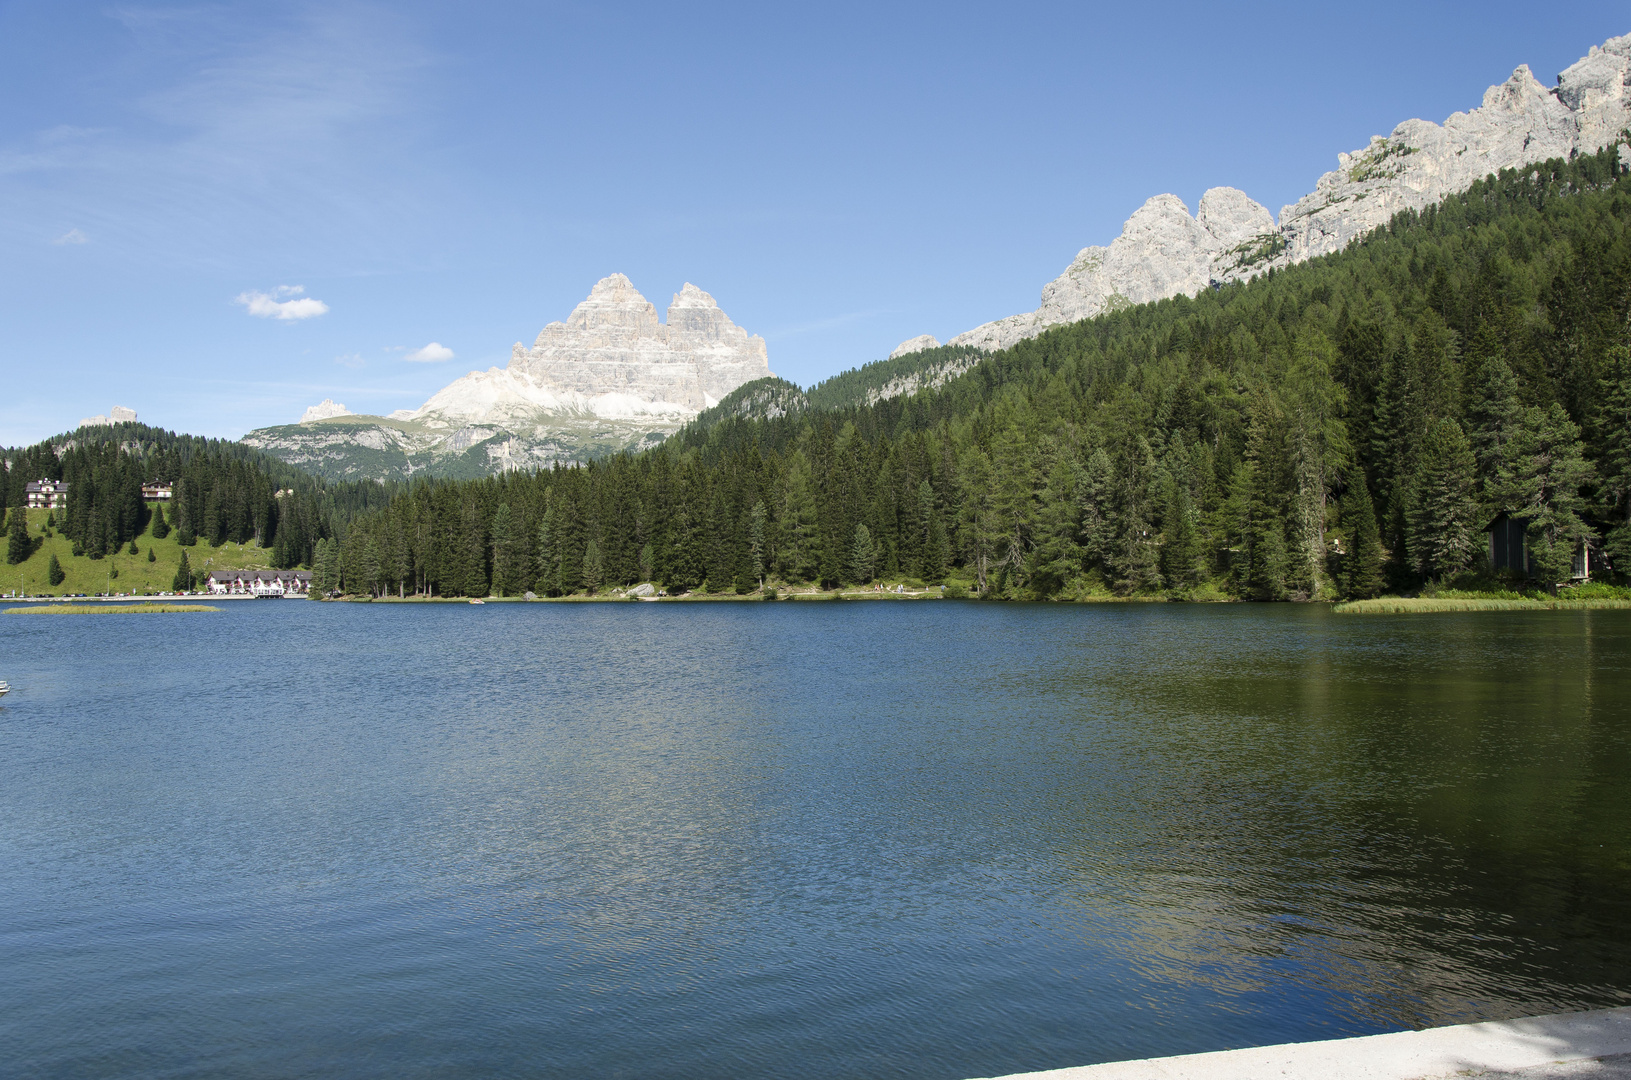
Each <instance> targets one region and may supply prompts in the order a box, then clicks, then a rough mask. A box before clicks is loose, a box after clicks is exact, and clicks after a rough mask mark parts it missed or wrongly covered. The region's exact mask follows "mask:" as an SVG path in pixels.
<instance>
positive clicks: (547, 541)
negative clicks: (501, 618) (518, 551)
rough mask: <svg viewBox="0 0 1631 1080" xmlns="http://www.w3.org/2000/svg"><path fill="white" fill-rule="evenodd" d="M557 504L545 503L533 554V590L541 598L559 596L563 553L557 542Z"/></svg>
mask: <svg viewBox="0 0 1631 1080" xmlns="http://www.w3.org/2000/svg"><path fill="white" fill-rule="evenodd" d="M556 532H557V530H556V528H555V504H554V502H553V500H552V501H550V502H547V503H545V505H544V514H543V517H542V518H541V519H540V520H539V522H538V544H537V547H536V548H535V549H534V553H533V586H532V587H533V588H534V589H536V590H537V592H538V594H539V595H540V596H559V595H561V587H560V566H561V553H560V549H559V546H558V544H557V542H556V540H557V538H556Z"/></svg>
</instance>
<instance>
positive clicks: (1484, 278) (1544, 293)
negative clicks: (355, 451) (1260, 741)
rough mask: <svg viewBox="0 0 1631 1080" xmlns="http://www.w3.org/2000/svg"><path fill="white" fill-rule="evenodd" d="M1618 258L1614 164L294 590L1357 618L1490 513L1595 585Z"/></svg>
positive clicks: (369, 552) (1621, 235) (440, 503)
mask: <svg viewBox="0 0 1631 1080" xmlns="http://www.w3.org/2000/svg"><path fill="white" fill-rule="evenodd" d="M1628 226H1631V181H1628V180H1627V176H1626V170H1625V168H1624V167H1623V166H1621V165H1620V163H1619V161H1618V158H1617V156H1616V154H1615V152H1613V151H1607V152H1604V153H1602V154H1599V155H1596V156H1593V157H1588V158H1581V159H1579V160H1576V161H1573V162H1567V163H1565V162H1561V161H1555V162H1551V163H1548V164H1546V165H1543V166H1539V167H1537V168H1534V169H1531V170H1528V171H1526V172H1524V173H1522V174H1503V175H1501V176H1499V177H1492V178H1490V179H1488V180H1486V181H1484V182H1481V183H1479V184H1477V185H1475V186H1474V187H1473V188H1472V189H1471V190H1469V191H1468V192H1466V193H1465V194H1464V195H1461V196H1458V197H1456V198H1452V199H1450V200H1447V201H1446V202H1445V203H1443V204H1441V205H1440V206H1437V207H1433V208H1429V209H1428V210H1426V211H1424V212H1422V213H1420V214H1417V213H1405V214H1401V215H1399V216H1398V217H1397V218H1396V219H1395V220H1394V221H1393V222H1392V223H1391V224H1390V225H1389V226H1387V227H1386V228H1383V229H1380V230H1378V231H1377V232H1376V233H1375V234H1373V235H1372V236H1370V237H1368V238H1366V239H1365V240H1364V241H1363V242H1361V243H1359V244H1356V245H1354V246H1353V247H1351V248H1350V249H1349V250H1348V251H1346V252H1344V253H1341V254H1339V255H1333V256H1328V257H1326V258H1322V259H1319V260H1315V261H1312V262H1310V263H1307V264H1304V265H1301V266H1297V267H1293V268H1291V269H1288V270H1283V271H1280V272H1277V273H1274V274H1271V275H1269V276H1267V277H1266V278H1263V279H1259V280H1257V281H1254V282H1252V283H1250V284H1247V285H1239V284H1237V285H1230V286H1226V287H1223V288H1220V289H1216V290H1213V291H1211V292H1208V293H1206V294H1203V295H1202V296H1200V297H1198V298H1195V299H1189V298H1177V299H1173V300H1169V301H1165V302H1162V303H1158V304H1151V305H1145V306H1142V307H1139V308H1134V309H1131V310H1128V311H1124V312H1120V313H1117V314H1113V315H1108V316H1104V317H1100V318H1097V319H1093V320H1088V321H1086V322H1083V323H1079V324H1076V325H1073V326H1069V327H1062V328H1059V329H1056V330H1053V331H1050V332H1049V333H1047V334H1044V335H1042V336H1041V337H1039V338H1037V339H1035V340H1032V341H1027V342H1023V343H1021V344H1019V345H1017V346H1015V347H1014V348H1012V349H1009V350H1007V351H1005V352H1002V353H999V354H996V355H994V356H992V357H990V358H989V359H987V360H985V361H983V362H982V363H980V364H979V365H978V366H977V367H976V368H975V369H974V370H972V371H971V372H969V373H968V374H967V375H965V376H963V377H960V378H958V379H955V380H953V381H951V382H949V383H947V384H946V385H945V386H943V387H941V388H939V389H936V390H931V391H925V392H922V393H918V394H916V395H913V396H911V397H907V398H897V399H892V400H888V401H883V402H879V403H877V404H874V405H869V406H864V407H852V408H847V409H826V410H823V409H819V408H813V409H809V410H806V411H802V412H798V413H796V414H789V415H786V416H782V417H779V418H776V419H753V418H741V417H737V418H725V419H722V420H721V421H719V422H718V423H716V424H714V425H713V426H711V427H707V428H706V429H697V428H695V427H693V428H691V429H687V430H686V431H684V432H682V433H681V434H680V435H678V436H676V437H675V438H673V439H671V440H669V442H668V443H666V444H665V445H664V446H663V447H661V448H659V449H657V450H654V451H651V452H648V453H645V454H642V455H638V456H628V455H624V456H619V457H615V458H612V459H609V460H606V461H603V462H597V463H592V464H590V465H587V466H584V467H581V468H571V469H557V470H555V471H552V472H545V473H540V474H537V475H518V474H512V475H506V476H502V477H497V478H491V479H485V480H479V481H470V482H462V483H447V484H439V485H433V484H420V485H417V486H415V487H414V488H413V489H412V490H411V491H409V492H407V493H406V494H404V495H402V496H401V497H400V498H397V499H395V500H393V501H392V502H391V504H390V505H389V506H388V507H387V508H385V509H384V510H383V511H381V512H379V513H373V514H365V515H363V516H362V517H361V518H360V519H359V520H358V521H357V522H356V524H355V525H354V527H353V528H352V529H351V530H350V532H349V533H348V534H346V536H345V538H344V543H343V544H325V545H323V549H322V550H320V551H318V552H317V553H316V555H317V558H318V560H319V563H320V564H321V565H320V566H319V567H318V569H319V571H320V573H319V577H320V578H321V579H322V580H323V583H324V584H326V585H327V586H328V587H331V588H333V587H339V584H340V577H341V575H343V578H344V584H345V587H346V588H347V589H349V590H355V591H362V590H376V591H385V590H389V591H392V592H398V591H400V592H424V593H435V594H443V595H485V594H487V593H489V592H497V593H500V594H507V595H513V594H517V593H520V592H522V591H525V590H528V589H531V590H534V591H537V592H539V593H543V594H548V595H561V594H569V593H573V592H577V591H580V590H584V589H588V588H594V587H598V586H602V585H609V584H613V585H615V584H627V583H631V582H635V581H640V580H655V581H658V582H661V583H663V584H666V585H667V586H668V587H669V588H670V589H671V590H675V591H678V590H686V589H695V588H698V587H700V586H703V585H704V584H706V586H707V587H708V588H709V589H711V590H720V589H738V590H746V589H749V588H751V587H752V586H753V585H755V584H757V583H758V582H759V581H760V579H761V578H762V577H764V576H771V577H775V578H778V579H782V580H785V581H792V582H799V581H818V582H821V583H823V584H827V585H834V584H841V583H850V582H861V581H867V580H870V579H871V578H872V577H874V576H877V575H890V576H894V575H901V576H908V577H916V578H920V579H922V580H925V581H936V580H940V579H942V578H943V577H944V576H945V575H946V574H947V573H948V572H955V573H957V574H960V575H966V576H967V577H968V578H969V579H971V580H972V581H973V582H974V584H975V585H976V586H977V587H978V588H980V589H982V590H986V591H987V592H988V593H989V594H990V595H998V596H1011V597H1051V596H1072V595H1080V594H1085V593H1089V592H1094V591H1098V590H1101V589H1108V590H1112V591H1116V592H1120V593H1124V594H1133V593H1162V592H1164V593H1169V594H1176V595H1196V594H1197V590H1200V591H1201V592H1203V593H1208V594H1210V593H1214V592H1217V591H1221V592H1225V593H1227V594H1230V595H1235V596H1239V597H1245V598H1252V599H1263V600H1274V599H1307V598H1316V597H1321V596H1334V595H1359V596H1363V595H1371V594H1374V593H1375V592H1377V591H1379V590H1382V589H1384V588H1408V587H1411V586H1414V585H1418V584H1420V583H1421V582H1423V581H1426V580H1444V579H1449V578H1452V577H1454V575H1456V574H1457V573H1460V572H1463V571H1467V570H1469V569H1471V568H1476V567H1477V566H1479V564H1480V560H1481V559H1482V551H1483V536H1482V531H1481V530H1482V526H1483V524H1484V523H1485V521H1487V519H1488V517H1489V516H1490V515H1492V514H1493V513H1495V512H1497V511H1499V510H1509V511H1513V512H1516V513H1520V514H1522V515H1525V516H1526V517H1527V518H1528V520H1529V521H1530V532H1531V543H1532V545H1533V547H1534V549H1535V552H1536V557H1537V560H1539V561H1541V562H1542V564H1543V565H1542V571H1541V572H1542V573H1543V574H1554V573H1561V572H1566V569H1567V563H1568V559H1569V557H1570V555H1571V554H1572V551H1573V550H1574V547H1575V545H1576V544H1577V543H1578V542H1579V541H1581V540H1583V539H1591V538H1606V541H1607V545H1606V546H1607V549H1608V551H1609V552H1610V554H1612V555H1613V556H1615V557H1617V558H1618V559H1619V560H1620V563H1621V565H1622V566H1623V565H1625V564H1627V563H1628V562H1631V529H1628V527H1627V521H1628V518H1631V460H1628V458H1631V353H1628V351H1627V347H1626V346H1627V340H1628V339H1627V332H1628V325H1627V317H1628V313H1631V233H1628ZM931 359H932V358H931ZM1560 567H1561V568H1562V569H1561V570H1560V569H1559V568H1560ZM1554 580H1556V578H1554Z"/></svg>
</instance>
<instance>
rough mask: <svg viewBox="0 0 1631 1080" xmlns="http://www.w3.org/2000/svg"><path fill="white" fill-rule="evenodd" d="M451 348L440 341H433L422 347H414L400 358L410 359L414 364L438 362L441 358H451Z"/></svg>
mask: <svg viewBox="0 0 1631 1080" xmlns="http://www.w3.org/2000/svg"><path fill="white" fill-rule="evenodd" d="M453 355H454V353H453V350H452V349H450V348H448V347H447V346H446V345H443V344H441V343H440V342H436V341H433V342H431V343H430V344H429V345H426V346H425V347H424V348H422V349H415V350H414V351H413V352H411V353H408V354H407V355H406V356H404V357H403V358H402V359H404V360H411V361H413V362H414V363H416V364H439V363H441V362H442V361H443V360H451V359H453Z"/></svg>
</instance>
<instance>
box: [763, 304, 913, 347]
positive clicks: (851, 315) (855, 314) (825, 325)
mask: <svg viewBox="0 0 1631 1080" xmlns="http://www.w3.org/2000/svg"><path fill="white" fill-rule="evenodd" d="M893 311H894V309H893V308H874V309H872V310H871V311H850V312H846V313H845V314H843V315H833V316H831V317H830V318H826V319H817V320H815V321H814V322H807V323H799V324H798V325H797V326H784V327H781V328H780V329H777V330H772V331H770V332H769V333H767V334H766V335H765V340H767V341H775V340H777V339H778V338H790V337H797V336H798V335H800V334H811V333H815V332H816V331H818V330H831V329H833V328H834V327H838V326H847V325H849V324H850V323H853V322H859V321H861V320H862V319H872V318H876V317H877V316H879V315H889V314H892V313H893Z"/></svg>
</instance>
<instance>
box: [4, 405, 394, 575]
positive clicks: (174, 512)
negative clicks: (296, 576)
mask: <svg viewBox="0 0 1631 1080" xmlns="http://www.w3.org/2000/svg"><path fill="white" fill-rule="evenodd" d="M0 457H3V459H4V462H3V463H4V470H3V471H0V485H3V487H0V491H3V494H4V501H5V504H6V505H7V506H21V505H23V504H24V501H25V500H24V487H25V485H26V484H27V483H28V482H29V481H32V480H63V481H66V482H67V484H68V502H67V507H66V508H65V509H64V510H62V511H59V512H58V513H57V514H56V515H54V517H55V520H56V522H57V525H58V527H59V528H60V529H61V531H62V533H63V535H65V536H67V537H68V538H69V539H71V540H73V541H74V546H75V550H76V553H83V554H85V555H89V556H90V557H92V558H99V557H101V556H102V555H105V554H110V553H113V552H116V551H118V550H119V548H120V547H121V546H122V545H124V544H126V543H128V542H130V541H131V540H133V539H134V538H135V537H137V536H139V535H141V533H142V532H143V531H144V530H146V529H147V528H148V527H149V525H150V524H151V526H152V527H153V529H154V531H155V533H156V534H157V535H159V536H161V537H162V536H166V535H168V533H169V532H170V531H171V530H174V531H176V532H177V533H178V537H177V539H178V540H180V542H181V543H182V544H183V545H191V544H195V543H199V542H203V543H206V544H209V545H211V546H219V545H221V544H224V543H227V542H229V541H230V542H234V543H248V542H250V541H255V542H257V543H260V544H262V545H264V546H267V547H270V548H271V549H272V562H273V565H274V566H278V567H282V568H288V567H294V566H298V565H302V564H308V565H309V564H310V563H311V561H312V559H313V558H314V556H315V554H316V549H317V544H318V542H319V541H320V540H324V539H327V538H330V537H334V536H338V535H341V534H342V533H343V531H344V529H345V526H346V524H347V523H348V522H349V521H350V520H351V519H352V518H353V517H355V516H356V515H357V514H359V513H361V512H364V511H368V510H371V509H378V508H381V507H384V506H386V505H388V504H389V502H390V500H391V498H392V497H393V496H394V495H395V494H396V493H397V489H396V488H395V487H394V486H387V485H381V484H377V483H372V482H361V483H351V484H338V485H328V484H325V483H323V482H322V481H321V480H318V479H316V478H314V477H312V476H310V475H308V474H306V473H303V472H301V471H300V470H298V469H295V468H293V467H292V466H289V465H286V464H284V463H283V462H281V461H278V460H276V459H275V458H271V457H269V456H267V455H264V454H261V453H260V452H259V451H256V450H253V449H251V448H249V447H246V446H243V445H242V444H240V443H234V442H228V441H224V440H220V439H203V438H197V437H194V436H191V435H177V434H175V433H174V432H169V431H163V430H160V429H158V428H152V427H148V426H147V425H145V424H133V423H127V424H114V425H111V426H107V427H98V428H82V429H80V430H79V431H77V432H75V433H74V434H73V435H71V436H63V437H61V438H58V439H53V440H48V441H46V442H43V443H39V444H37V445H35V446H31V447H27V448H25V449H19V450H8V451H5V452H4V454H3V455H0ZM153 480H162V481H166V482H169V483H171V484H173V485H174V498H173V499H172V500H171V501H170V502H169V504H168V505H167V506H164V507H162V508H161V510H160V515H161V516H160V517H159V519H158V520H157V521H150V518H149V515H150V514H151V513H152V511H151V510H150V509H149V506H148V503H147V502H145V501H144V500H143V498H142V490H141V489H142V484H143V483H144V482H148V481H153Z"/></svg>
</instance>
